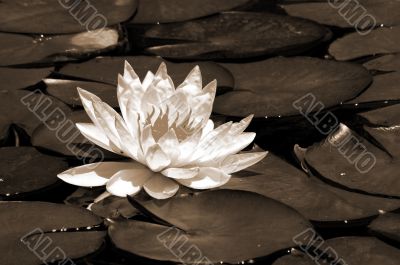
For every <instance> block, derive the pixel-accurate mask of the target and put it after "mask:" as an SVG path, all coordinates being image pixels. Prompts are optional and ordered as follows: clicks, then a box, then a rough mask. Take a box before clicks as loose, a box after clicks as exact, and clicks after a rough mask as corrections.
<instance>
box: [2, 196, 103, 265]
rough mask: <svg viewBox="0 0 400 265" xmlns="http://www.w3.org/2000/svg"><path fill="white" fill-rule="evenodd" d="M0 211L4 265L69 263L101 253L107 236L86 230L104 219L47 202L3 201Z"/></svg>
mask: <svg viewBox="0 0 400 265" xmlns="http://www.w3.org/2000/svg"><path fill="white" fill-rule="evenodd" d="M0 211H1V215H0V226H1V227H2V229H1V230H0V236H1V238H2V240H1V243H0V251H1V255H0V263H1V264H7V265H20V264H24V265H39V264H43V263H46V264H47V262H49V263H50V262H55V261H60V264H61V263H62V262H67V263H69V262H70V261H68V259H76V258H80V257H84V256H86V255H88V254H90V253H93V252H94V251H96V250H98V249H99V248H100V246H101V245H102V244H103V241H104V239H103V238H104V236H105V235H106V234H105V232H104V231H88V230H87V227H91V226H96V225H99V224H101V222H102V220H101V219H100V218H98V217H96V216H95V215H94V214H92V213H91V212H90V211H88V210H85V209H82V208H76V207H71V206H67V205H63V204H54V203H46V202H0ZM77 228H79V231H77ZM61 229H73V231H67V232H63V231H60V230H61ZM53 230H55V232H52V231H53ZM62 260H63V261H62ZM65 260H66V261H65Z"/></svg>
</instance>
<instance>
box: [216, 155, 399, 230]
mask: <svg viewBox="0 0 400 265" xmlns="http://www.w3.org/2000/svg"><path fill="white" fill-rule="evenodd" d="M246 171H249V172H251V171H253V175H250V176H246V177H240V176H234V177H232V178H231V180H230V181H229V182H228V183H227V184H225V185H224V186H222V187H221V188H222V189H234V190H245V191H251V192H255V193H258V194H261V195H264V196H266V197H269V198H272V199H275V200H278V201H280V202H282V203H284V204H286V205H289V206H291V207H293V208H294V209H296V210H297V211H299V212H300V213H301V214H302V215H304V216H305V217H306V218H308V219H309V220H313V221H318V222H327V221H348V220H355V219H362V218H366V217H370V216H373V215H377V214H378V213H379V211H380V210H394V209H397V208H399V207H400V200H394V199H392V200H390V199H385V198H379V197H373V196H368V195H364V194H358V193H354V192H349V191H346V190H341V189H337V188H335V187H331V186H330V185H327V184H325V183H322V182H319V181H318V180H315V179H313V178H310V177H308V176H307V175H306V174H305V173H304V172H302V171H300V170H299V169H297V168H295V167H293V166H291V165H290V164H289V163H287V162H285V161H283V160H281V159H280V158H278V157H276V156H275V155H273V154H268V156H267V157H266V158H265V159H263V160H262V161H261V162H259V163H258V164H256V165H255V166H252V167H250V168H248V169H246ZM254 171H256V172H257V173H259V174H255V173H256V172H254Z"/></svg>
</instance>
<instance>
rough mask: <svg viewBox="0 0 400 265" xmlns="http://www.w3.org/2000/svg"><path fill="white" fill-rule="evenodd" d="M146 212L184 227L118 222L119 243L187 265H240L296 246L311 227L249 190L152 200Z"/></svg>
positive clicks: (115, 236) (114, 236)
mask: <svg viewBox="0 0 400 265" xmlns="http://www.w3.org/2000/svg"><path fill="white" fill-rule="evenodd" d="M144 207H145V208H146V209H147V211H150V212H151V213H152V214H154V215H156V216H157V217H159V218H161V219H163V220H164V222H167V223H169V224H171V225H173V226H176V227H178V228H175V227H170V226H165V225H159V224H154V223H146V222H141V221H128V220H127V221H123V222H115V223H113V224H112V225H111V226H110V228H109V235H110V237H111V240H112V241H113V243H114V244H115V245H116V246H117V247H118V248H119V249H122V250H125V251H128V252H131V253H133V254H135V255H139V256H143V257H146V258H150V259H155V260H162V261H173V262H182V263H186V264H192V263H196V262H202V263H205V262H206V261H208V262H212V263H215V262H220V261H225V262H228V263H237V262H240V261H242V260H248V259H251V258H255V257H261V256H266V255H268V254H271V253H273V252H275V251H278V250H282V249H285V248H288V247H291V246H292V245H293V242H292V238H293V236H295V235H297V234H298V233H300V232H302V231H303V230H305V229H306V228H308V227H310V225H309V224H308V223H307V221H306V220H305V219H303V217H302V216H301V215H299V214H298V213H297V212H296V211H294V210H292V209H291V208H289V207H287V206H285V205H283V204H281V203H278V202H276V201H274V200H271V199H268V198H266V197H263V196H261V195H258V194H255V193H250V192H245V191H228V190H217V191H209V192H202V193H200V194H195V195H193V196H190V195H189V196H181V197H176V198H172V199H169V200H166V201H150V202H148V203H146V204H144ZM185 240H186V241H185ZM132 242H135V244H132ZM180 245H184V248H185V249H187V248H190V247H191V248H193V250H194V251H193V253H195V254H192V251H190V255H180V256H179V252H176V251H178V249H176V247H177V246H180ZM174 246H175V248H174ZM199 250H201V252H199ZM174 251H175V252H174ZM174 253H175V254H178V255H174ZM180 253H182V252H180Z"/></svg>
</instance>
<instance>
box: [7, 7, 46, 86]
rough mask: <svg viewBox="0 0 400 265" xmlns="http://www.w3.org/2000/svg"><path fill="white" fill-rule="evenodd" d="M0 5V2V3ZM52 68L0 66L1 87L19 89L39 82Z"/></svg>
mask: <svg viewBox="0 0 400 265" xmlns="http://www.w3.org/2000/svg"><path fill="white" fill-rule="evenodd" d="M0 5H1V3H0ZM51 71H53V68H26V69H23V68H6V67H2V68H0V80H1V84H0V86H1V88H2V89H6V90H12V89H21V88H26V87H28V86H32V85H35V84H37V83H39V82H40V81H41V80H42V79H43V78H45V77H46V76H48V75H49V74H50V73H51Z"/></svg>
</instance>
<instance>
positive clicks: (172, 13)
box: [131, 0, 249, 24]
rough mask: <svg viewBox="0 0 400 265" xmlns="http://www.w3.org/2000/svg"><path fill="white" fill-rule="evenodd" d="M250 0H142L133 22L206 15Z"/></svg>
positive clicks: (163, 20) (150, 21)
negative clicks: (166, 0)
mask: <svg viewBox="0 0 400 265" xmlns="http://www.w3.org/2000/svg"><path fill="white" fill-rule="evenodd" d="M247 2H249V0H219V1H217V2H216V1H213V0H194V1H193V0H192V1H190V2H188V1H186V0H169V1H168V2H165V1H163V0H141V1H139V7H138V10H137V12H136V14H135V16H134V17H133V19H132V21H131V23H138V24H140V23H142V24H143V23H147V24H156V23H170V22H179V21H185V20H191V19H194V18H199V17H205V16H209V15H212V14H215V13H219V12H221V11H226V10H230V9H233V8H235V7H239V6H242V5H244V4H246V3H247Z"/></svg>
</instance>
